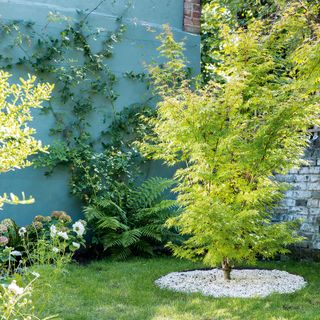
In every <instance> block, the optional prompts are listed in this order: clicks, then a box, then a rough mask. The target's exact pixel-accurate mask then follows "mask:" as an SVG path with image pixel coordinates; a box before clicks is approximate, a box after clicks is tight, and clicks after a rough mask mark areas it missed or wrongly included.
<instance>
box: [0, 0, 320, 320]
mask: <svg viewBox="0 0 320 320" xmlns="http://www.w3.org/2000/svg"><path fill="white" fill-rule="evenodd" d="M186 2H187V3H189V2H190V3H194V2H192V1H189V2H188V1H186ZM105 3H106V1H105V0H102V1H97V5H96V6H94V5H93V6H92V8H90V9H87V10H84V11H80V10H79V12H76V17H74V16H72V17H71V16H67V15H64V14H61V13H59V12H58V11H54V12H51V11H50V12H48V15H47V18H46V23H45V25H44V27H43V26H39V25H38V24H37V23H34V22H33V21H27V20H24V19H20V20H6V19H2V17H1V19H0V33H1V39H2V44H1V45H0V173H1V176H0V181H1V180H3V177H4V176H6V175H7V174H8V173H11V172H22V171H24V170H25V169H26V168H28V167H29V168H33V170H39V171H41V172H43V174H44V175H45V176H46V177H47V178H48V179H54V177H56V176H58V175H59V172H61V170H64V171H63V172H65V176H66V177H67V179H68V182H67V184H68V192H69V196H70V198H71V197H72V199H76V201H77V203H79V204H80V208H81V210H80V211H81V212H79V213H78V215H74V214H71V213H70V212H69V211H68V210H67V209H63V208H62V209H61V206H60V203H62V197H61V199H59V198H58V199H55V201H54V205H56V210H53V211H52V210H48V211H46V212H35V213H34V214H33V216H32V220H31V221H29V223H24V224H21V223H20V222H19V221H15V219H13V218H12V217H10V216H5V214H6V210H8V208H12V207H14V208H19V209H20V212H22V214H23V208H27V207H30V206H32V205H33V204H34V203H35V202H37V203H41V201H42V199H41V198H33V197H32V196H29V194H30V193H29V191H28V190H21V191H20V192H21V193H20V194H19V193H16V192H11V190H7V193H4V194H3V195H1V196H0V210H1V211H0V214H1V215H3V216H4V217H3V219H0V320H36V319H37V320H49V319H63V320H82V319H83V320H86V319H88V320H90V319H92V320H93V319H99V320H100V319H101V320H109V319H110V320H111V319H114V320H118V319H119V320H125V319H130V320H135V319H136V320H144V319H146V320H147V319H150V320H164V319H168V320H182V319H183V320H189V319H190V320H209V319H210V320H213V319H221V320H237V319H257V320H260V319H262V320H263V319H273V320H285V319H286V320H289V319H290V320H291V319H307V320H308V319H310V320H312V319H319V320H320V290H319V288H320V264H319V261H315V260H316V259H313V258H314V257H316V256H317V255H313V256H312V257H311V255H309V256H308V255H305V256H304V257H303V258H301V256H297V255H296V254H295V252H297V248H300V247H301V244H302V243H305V241H306V240H308V239H306V237H305V236H304V234H303V233H301V226H302V225H303V223H304V220H303V218H302V217H300V218H299V217H298V218H296V219H282V220H277V219H275V216H276V211H275V210H276V208H279V204H280V203H281V201H283V199H284V198H285V195H286V191H288V190H290V188H292V186H290V184H288V183H284V182H282V180H281V179H280V178H279V177H281V176H285V175H286V174H287V173H288V172H290V170H299V167H300V166H308V165H309V163H308V160H307V159H305V157H304V152H305V151H306V150H308V148H310V147H311V141H312V140H316V139H317V136H316V135H313V134H314V129H312V128H318V127H320V95H319V83H320V63H319V62H320V27H319V22H320V14H319V12H320V3H319V2H318V1H317V0H292V1H282V0H267V1H262V0H260V1H255V0H249V1H242V0H240V1H239V0H237V1H233V0H229V1H224V0H218V1H212V0H205V1H202V3H201V5H202V18H201V35H200V37H201V72H200V74H197V72H196V70H193V69H192V63H190V62H189V58H190V55H189V56H188V52H187V50H186V43H185V42H184V41H186V42H188V38H185V39H184V40H181V39H180V38H177V37H176V34H177V31H176V30H175V27H172V26H170V25H169V24H165V25H163V26H162V27H161V30H160V31H159V30H158V31H159V32H157V31H155V30H151V29H152V27H151V26H147V28H148V32H149V33H151V36H152V41H156V43H157V50H154V52H153V54H152V56H151V57H149V58H150V59H149V61H148V62H147V63H143V64H142V67H143V70H144V71H143V72H136V71H134V70H126V71H125V72H123V73H122V74H121V77H123V79H125V80H123V79H120V76H119V74H118V73H117V72H114V71H113V69H112V67H113V61H114V59H116V58H115V56H116V54H117V50H116V49H117V47H119V46H121V43H122V42H123V41H125V40H126V39H127V38H126V37H127V36H126V33H127V32H128V29H130V26H128V25H127V23H128V21H131V20H130V19H129V18H127V17H126V15H127V14H128V12H130V10H134V1H133V2H131V1H128V3H126V5H125V6H124V8H122V9H123V10H122V11H121V13H119V12H118V13H117V17H116V18H115V20H114V23H113V24H112V28H111V29H110V30H104V29H102V28H100V27H97V26H96V25H95V24H94V21H93V16H94V14H95V13H96V12H98V11H99V9H100V8H101V7H102V6H103V5H104V4H105ZM115 3H117V1H113V4H112V5H114V4H115ZM121 3H122V2H121ZM197 5H198V4H195V6H197ZM134 23H136V22H134ZM50 28H52V29H50ZM52 30H54V32H52ZM149 36H150V35H149ZM189 36H190V35H189ZM127 40H128V39H127ZM131 40H132V39H131ZM131 40H130V41H131ZM132 50H133V49H132ZM123 65H125V61H123ZM121 81H127V82H126V83H134V84H135V85H137V86H138V87H139V88H140V89H141V88H142V89H141V90H142V92H143V95H142V98H141V101H139V102H132V103H130V104H129V105H127V106H125V107H123V106H122V108H120V109H119V101H122V100H121V96H122V95H126V94H127V95H128V94H129V93H130V89H128V88H129V86H128V88H127V87H121V86H120V85H119V83H120V82H121ZM119 88H126V90H119ZM140 89H139V90H140ZM128 92H129V93H128ZM46 117H47V119H51V120H50V121H49V122H45V123H46V124H45V127H48V126H47V123H50V124H51V127H50V126H49V129H48V130H49V132H50V141H49V142H48V143H47V138H44V139H42V137H41V135H40V136H39V134H38V132H37V128H38V126H37V125H38V124H39V121H40V123H41V121H44V120H43V119H45V118H46ZM37 121H38V122H37ZM42 140H45V141H42ZM154 164H155V165H156V168H159V167H160V169H156V170H155V171H156V172H157V174H149V171H150V166H152V165H154ZM26 172H30V171H26ZM30 179H31V180H32V177H31V178H30ZM3 181H4V180H3ZM48 181H49V180H48ZM54 181H57V180H54ZM318 183H320V182H318ZM34 184H38V182H36V181H34ZM18 187H20V185H18ZM37 187H39V185H37ZM40 189H47V190H48V192H49V187H48V186H46V185H43V186H42V185H41V186H40ZM319 190H320V189H319ZM50 205H51V204H50ZM306 205H307V204H306ZM44 207H45V204H44ZM318 218H319V217H318ZM299 246H300V247H299Z"/></svg>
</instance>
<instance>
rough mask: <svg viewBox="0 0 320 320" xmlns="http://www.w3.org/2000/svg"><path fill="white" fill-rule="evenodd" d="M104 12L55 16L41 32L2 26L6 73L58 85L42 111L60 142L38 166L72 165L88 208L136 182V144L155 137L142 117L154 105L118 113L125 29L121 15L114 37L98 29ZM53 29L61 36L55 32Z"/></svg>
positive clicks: (18, 24) (77, 191)
mask: <svg viewBox="0 0 320 320" xmlns="http://www.w3.org/2000/svg"><path fill="white" fill-rule="evenodd" d="M103 2H104V1H101V2H100V3H99V5H101V4H102V3H103ZM99 5H98V6H97V7H96V8H94V9H93V10H91V11H89V12H78V19H76V20H74V19H72V18H70V17H66V16H62V15H59V14H56V13H49V15H48V22H47V24H46V25H45V26H44V27H43V28H42V29H41V30H39V28H38V27H37V26H35V24H34V22H30V21H22V20H19V21H10V22H5V21H0V36H1V39H2V43H5V46H2V47H1V48H0V68H1V69H4V70H10V69H12V68H14V69H15V70H22V71H24V72H25V71H28V72H30V73H32V74H36V75H37V77H38V78H39V79H41V80H46V81H49V82H52V83H55V85H56V90H55V92H54V94H53V97H52V100H51V102H50V103H49V104H48V106H46V107H45V108H44V109H43V113H46V114H51V115H52V116H53V117H54V119H55V125H54V127H52V128H51V129H50V134H51V135H52V136H54V138H55V139H54V140H55V141H56V142H54V143H52V145H51V146H50V149H49V151H50V153H49V154H45V155H42V156H41V157H39V158H38V159H36V160H35V164H36V166H38V167H46V169H47V174H50V173H52V172H53V170H54V169H55V168H56V167H57V166H59V165H61V164H62V165H66V166H67V167H68V168H69V169H70V173H71V178H70V186H71V192H72V193H73V194H74V195H76V196H78V197H79V198H81V199H82V200H83V201H84V203H90V202H91V201H92V199H94V198H95V197H97V196H99V195H101V194H105V193H112V192H113V191H114V190H115V189H117V188H119V185H121V184H128V183H129V184H130V183H132V182H133V179H134V176H135V173H136V172H137V171H138V168H139V164H140V163H141V161H143V159H142V158H141V157H140V154H139V153H138V152H137V151H136V149H135V148H134V147H133V145H132V142H133V141H135V140H139V139H141V137H142V135H143V134H144V133H145V132H146V131H147V130H148V128H146V127H145V124H142V123H141V121H140V117H141V116H147V117H148V116H151V115H152V113H153V110H152V108H151V107H150V106H149V105H148V102H149V100H146V101H145V102H142V103H137V104H134V105H132V106H128V107H127V108H124V109H123V111H121V112H117V111H116V106H115V104H116V101H117V99H118V97H119V93H118V92H117V90H116V85H117V83H118V77H117V75H116V73H115V72H113V71H112V70H111V68H110V59H112V58H113V56H114V49H115V46H116V45H117V44H118V43H119V42H120V41H121V40H122V38H123V35H124V33H125V32H126V26H125V24H124V23H123V15H122V16H119V17H118V18H117V19H116V21H115V26H114V29H113V30H106V29H104V28H96V27H93V26H92V25H91V24H90V23H89V17H90V14H91V13H92V12H93V11H94V10H96V9H97V8H98V7H99ZM129 7H130V6H129V5H128V6H127V7H126V9H125V11H126V10H128V9H129ZM125 11H124V13H123V14H125ZM53 23H55V28H57V26H58V27H59V28H60V30H59V32H56V31H54V32H50V30H49V29H50V27H51V25H52V24H53ZM61 25H62V27H61ZM17 52H20V53H21V54H20V55H19V54H18V55H17ZM122 76H124V77H126V78H127V79H131V80H133V81H143V82H145V81H146V76H145V74H143V73H141V74H136V73H134V72H133V71H127V72H125V73H124V74H123V75H122ZM97 114H99V117H100V118H101V123H100V126H99V127H101V129H98V130H97V128H92V127H91V122H92V119H93V117H94V115H97ZM110 120H111V124H109V123H110ZM97 131H98V132H97Z"/></svg>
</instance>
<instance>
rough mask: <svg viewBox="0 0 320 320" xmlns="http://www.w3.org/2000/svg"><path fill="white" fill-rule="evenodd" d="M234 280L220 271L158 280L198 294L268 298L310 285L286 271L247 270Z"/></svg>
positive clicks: (237, 272) (178, 274) (234, 274)
mask: <svg viewBox="0 0 320 320" xmlns="http://www.w3.org/2000/svg"><path fill="white" fill-rule="evenodd" d="M231 277H232V280H231V281H225V280H224V279H223V272H222V271H221V270H219V269H212V270H194V271H187V272H172V273H169V274H167V275H165V276H163V277H161V278H159V279H158V280H156V281H155V283H156V285H158V286H159V287H160V288H163V289H170V290H174V291H179V292H186V293H192V292H193V293H194V292H198V293H201V294H203V295H205V296H212V297H233V298H235V297H240V298H251V297H266V296H268V295H269V294H271V293H292V292H294V291H297V290H299V289H301V288H303V287H304V286H305V285H306V284H307V282H306V281H305V280H304V279H303V278H302V277H301V276H297V275H294V274H291V273H288V272H286V271H280V270H260V269H243V270H236V269H235V270H233V271H232V272H231Z"/></svg>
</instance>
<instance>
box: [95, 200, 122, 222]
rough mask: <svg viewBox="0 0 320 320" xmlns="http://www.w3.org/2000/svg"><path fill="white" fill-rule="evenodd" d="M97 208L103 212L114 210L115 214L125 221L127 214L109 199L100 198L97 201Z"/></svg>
mask: <svg viewBox="0 0 320 320" xmlns="http://www.w3.org/2000/svg"><path fill="white" fill-rule="evenodd" d="M97 206H99V207H101V209H102V210H103V211H108V210H110V211H113V210H115V211H116V213H118V214H119V215H120V216H121V218H122V219H124V220H125V221H126V220H127V213H126V212H125V211H124V210H123V209H122V208H121V207H120V206H119V205H118V204H117V203H115V202H114V201H112V200H111V199H110V198H106V197H104V198H101V199H98V200H97Z"/></svg>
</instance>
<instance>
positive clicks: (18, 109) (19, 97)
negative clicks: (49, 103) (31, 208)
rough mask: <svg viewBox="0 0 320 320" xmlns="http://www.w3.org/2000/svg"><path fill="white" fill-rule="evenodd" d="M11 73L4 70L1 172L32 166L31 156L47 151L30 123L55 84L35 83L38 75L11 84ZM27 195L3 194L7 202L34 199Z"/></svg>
mask: <svg viewBox="0 0 320 320" xmlns="http://www.w3.org/2000/svg"><path fill="white" fill-rule="evenodd" d="M10 76H11V75H10V74H9V73H7V72H4V71H0V173H3V172H7V171H10V170H15V169H20V168H25V167H27V166H30V164H31V162H30V161H29V160H28V157H29V156H32V155H34V154H37V153H38V152H39V151H44V150H45V149H44V148H43V147H42V145H41V142H40V141H38V140H36V139H35V138H34V134H35V130H34V129H33V128H31V127H29V122H30V121H32V115H31V109H32V108H34V109H37V108H41V107H42V103H43V102H44V101H46V100H48V99H49V98H50V94H51V91H52V89H53V86H52V85H49V84H48V83H43V84H37V85H36V84H35V81H36V78H35V77H31V76H29V78H28V79H27V80H24V79H22V78H20V84H13V85H10V84H9V78H10ZM30 202H32V199H26V198H25V197H24V195H23V196H22V199H21V200H19V198H18V197H16V196H15V195H13V194H10V197H8V196H7V195H6V194H4V195H3V196H1V197H0V209H1V207H2V206H3V204H4V203H11V204H18V203H30Z"/></svg>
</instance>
